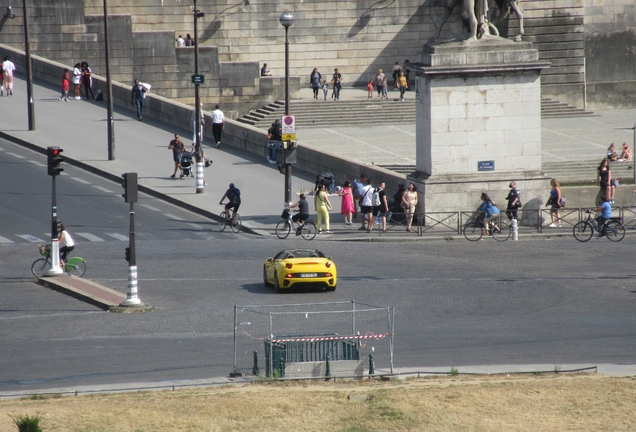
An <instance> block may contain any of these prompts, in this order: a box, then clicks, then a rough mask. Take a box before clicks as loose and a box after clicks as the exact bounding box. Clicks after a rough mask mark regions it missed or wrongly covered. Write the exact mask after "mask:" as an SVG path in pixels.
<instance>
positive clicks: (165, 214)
mask: <svg viewBox="0 0 636 432" xmlns="http://www.w3.org/2000/svg"><path fill="white" fill-rule="evenodd" d="M163 215H164V216H166V217H169V218H170V219H174V220H178V221H184V220H185V219H181V218H180V217H179V216H175V215H173V214H170V213H164V214H163Z"/></svg>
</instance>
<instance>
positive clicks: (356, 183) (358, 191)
mask: <svg viewBox="0 0 636 432" xmlns="http://www.w3.org/2000/svg"><path fill="white" fill-rule="evenodd" d="M366 185H367V176H366V174H361V175H360V178H357V179H353V181H352V182H351V189H352V190H353V220H354V221H357V220H358V210H359V208H360V198H362V193H363V191H364V187H365V186H366ZM363 222H364V219H363Z"/></svg>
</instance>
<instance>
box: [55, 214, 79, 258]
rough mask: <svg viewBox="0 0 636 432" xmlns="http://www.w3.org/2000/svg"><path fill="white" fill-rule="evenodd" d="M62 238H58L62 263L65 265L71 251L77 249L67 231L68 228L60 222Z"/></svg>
mask: <svg viewBox="0 0 636 432" xmlns="http://www.w3.org/2000/svg"><path fill="white" fill-rule="evenodd" d="M60 230H61V233H60V236H59V238H58V240H57V241H58V244H59V245H60V263H61V264H62V265H64V264H65V261H66V256H67V255H68V254H69V252H70V251H72V250H73V249H75V242H73V239H72V238H71V235H70V234H69V233H68V232H67V231H66V227H65V226H64V224H63V223H61V222H60Z"/></svg>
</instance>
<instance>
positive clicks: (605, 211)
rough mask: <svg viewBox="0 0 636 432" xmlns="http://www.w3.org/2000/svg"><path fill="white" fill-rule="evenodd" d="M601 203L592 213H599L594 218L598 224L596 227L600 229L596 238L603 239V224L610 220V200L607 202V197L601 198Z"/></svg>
mask: <svg viewBox="0 0 636 432" xmlns="http://www.w3.org/2000/svg"><path fill="white" fill-rule="evenodd" d="M601 201H602V203H601V205H600V206H599V207H596V208H595V209H593V211H595V212H597V211H600V212H601V215H600V216H599V217H597V218H596V221H597V222H598V227H599V229H600V233H599V235H598V236H597V237H598V238H600V237H603V236H604V235H605V223H606V222H607V221H608V220H610V219H611V217H612V204H610V200H608V199H607V197H605V196H602V197H601Z"/></svg>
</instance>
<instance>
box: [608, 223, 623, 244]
mask: <svg viewBox="0 0 636 432" xmlns="http://www.w3.org/2000/svg"><path fill="white" fill-rule="evenodd" d="M605 236H606V237H607V238H608V239H609V240H610V241H613V242H619V241H621V240H623V238H624V237H625V226H623V224H622V223H620V222H618V221H611V222H608V223H607V225H605Z"/></svg>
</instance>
